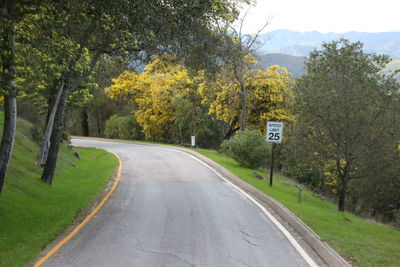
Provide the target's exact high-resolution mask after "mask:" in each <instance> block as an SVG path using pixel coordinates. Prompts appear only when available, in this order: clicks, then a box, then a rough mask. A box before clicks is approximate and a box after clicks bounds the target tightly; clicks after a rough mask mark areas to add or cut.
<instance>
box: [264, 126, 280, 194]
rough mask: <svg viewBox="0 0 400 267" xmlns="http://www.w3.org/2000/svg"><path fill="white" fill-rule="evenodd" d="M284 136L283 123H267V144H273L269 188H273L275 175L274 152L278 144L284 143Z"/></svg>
mask: <svg viewBox="0 0 400 267" xmlns="http://www.w3.org/2000/svg"><path fill="white" fill-rule="evenodd" d="M282 135H283V122H277V121H268V122H267V142H271V143H272V152H271V168H270V173H269V186H272V176H273V173H274V151H275V147H276V143H282Z"/></svg>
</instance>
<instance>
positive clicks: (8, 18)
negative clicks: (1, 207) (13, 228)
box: [0, 0, 47, 193]
mask: <svg viewBox="0 0 400 267" xmlns="http://www.w3.org/2000/svg"><path fill="white" fill-rule="evenodd" d="M45 2H47V1H42V2H40V1H39V2H38V1H35V0H32V1H24V0H20V1H18V0H2V1H1V2H0V49H1V52H0V93H1V96H2V97H3V101H4V104H3V107H4V127H3V135H2V139H1V143H0V193H1V190H2V188H3V183H4V179H5V176H6V172H7V167H8V162H9V159H10V156H11V153H12V148H13V144H14V138H15V131H16V121H17V94H18V91H17V77H16V69H17V65H16V51H15V47H16V25H17V24H18V23H19V22H20V21H21V20H22V19H23V18H24V16H25V15H26V14H28V13H35V12H36V10H37V9H38V8H39V6H40V5H41V4H45Z"/></svg>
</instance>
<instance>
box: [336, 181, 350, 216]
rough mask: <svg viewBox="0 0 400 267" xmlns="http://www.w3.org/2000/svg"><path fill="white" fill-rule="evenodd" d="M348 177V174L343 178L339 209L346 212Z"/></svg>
mask: <svg viewBox="0 0 400 267" xmlns="http://www.w3.org/2000/svg"><path fill="white" fill-rule="evenodd" d="M347 183H348V177H347V174H346V175H345V176H344V177H343V178H342V181H341V185H340V189H339V205H338V208H339V211H341V212H344V209H345V202H346V191H347Z"/></svg>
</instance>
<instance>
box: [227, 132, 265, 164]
mask: <svg viewBox="0 0 400 267" xmlns="http://www.w3.org/2000/svg"><path fill="white" fill-rule="evenodd" d="M221 150H222V152H224V153H226V154H228V155H229V156H231V157H232V158H233V159H235V160H236V161H237V162H238V163H239V164H240V165H242V166H244V167H248V168H259V167H260V166H262V165H263V164H265V163H266V162H267V160H268V158H269V156H270V153H271V146H270V145H269V144H268V143H267V142H266V141H265V137H264V136H263V135H262V134H261V133H260V132H259V131H244V132H240V133H239V134H237V135H235V136H234V137H232V138H231V139H229V140H225V141H224V142H222V144H221Z"/></svg>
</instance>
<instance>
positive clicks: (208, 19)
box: [42, 0, 241, 184]
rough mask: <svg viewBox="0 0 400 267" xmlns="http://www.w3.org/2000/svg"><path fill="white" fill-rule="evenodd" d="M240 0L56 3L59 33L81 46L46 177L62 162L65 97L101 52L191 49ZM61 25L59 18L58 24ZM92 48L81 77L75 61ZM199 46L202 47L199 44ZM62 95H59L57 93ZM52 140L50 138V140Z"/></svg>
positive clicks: (59, 111) (70, 69)
mask: <svg viewBox="0 0 400 267" xmlns="http://www.w3.org/2000/svg"><path fill="white" fill-rule="evenodd" d="M238 2H241V1H239V0H238V1H236V0H224V1H201V2H199V1H188V2H185V4H184V5H183V4H182V2H181V1H180V0H174V1H169V2H168V3H166V2H165V1H161V0H159V1H135V2H127V1H122V0H121V1H113V2H112V3H111V4H110V3H108V2H104V1H100V0H99V1H90V2H86V1H77V0H73V1H68V2H62V3H57V5H56V10H61V11H65V12H67V13H68V14H61V13H62V12H59V13H55V16H54V17H55V18H56V20H57V21H58V20H60V21H61V22H62V23H60V24H59V25H61V26H60V27H59V28H58V29H57V33H58V34H59V35H60V36H62V37H65V38H66V39H67V40H68V41H70V42H71V43H73V44H75V45H76V47H77V49H76V50H75V51H74V52H73V53H72V54H73V58H74V60H72V61H70V62H69V63H68V65H67V67H66V68H65V70H64V71H63V75H62V79H61V80H62V82H61V85H63V84H65V85H64V86H62V87H64V89H62V90H60V92H61V94H60V100H59V104H58V105H55V106H54V110H55V115H54V126H53V127H51V128H52V134H51V138H50V147H49V152H48V155H49V156H48V157H47V160H46V163H45V166H44V171H43V174H42V180H43V181H44V182H46V183H49V184H51V181H52V178H53V176H54V171H55V166H56V162H57V154H58V149H59V143H60V138H61V133H62V129H63V118H64V111H65V106H66V99H67V98H68V96H69V93H70V92H71V91H74V90H75V89H76V88H78V87H79V85H80V84H81V83H82V82H83V81H84V80H85V79H86V78H87V77H88V76H89V75H90V70H91V69H92V67H93V66H95V64H96V63H97V61H98V60H99V58H100V56H101V55H102V54H108V55H121V56H124V55H127V54H129V53H133V54H136V55H137V54H139V53H141V54H144V55H151V54H153V52H157V53H160V52H162V51H163V50H168V51H170V52H171V51H177V52H179V54H181V55H182V54H183V55H186V54H190V53H191V51H195V49H193V48H194V47H193V46H196V44H198V43H202V42H204V41H202V40H201V38H202V37H204V36H206V35H208V36H212V35H213V33H212V30H211V27H212V25H214V23H213V22H215V21H216V20H219V21H220V20H230V19H233V18H234V16H231V14H234V12H235V10H236V3H238ZM55 25H57V24H55ZM86 51H89V53H90V55H91V60H90V64H89V67H88V68H87V69H84V70H83V74H81V75H80V76H79V77H76V76H75V75H74V72H75V71H76V68H75V67H74V64H75V63H77V62H79V61H80V60H82V59H83V58H85V52H86ZM197 51H198V52H200V50H197ZM56 99H57V98H56ZM46 143H47V142H45V144H46Z"/></svg>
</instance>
